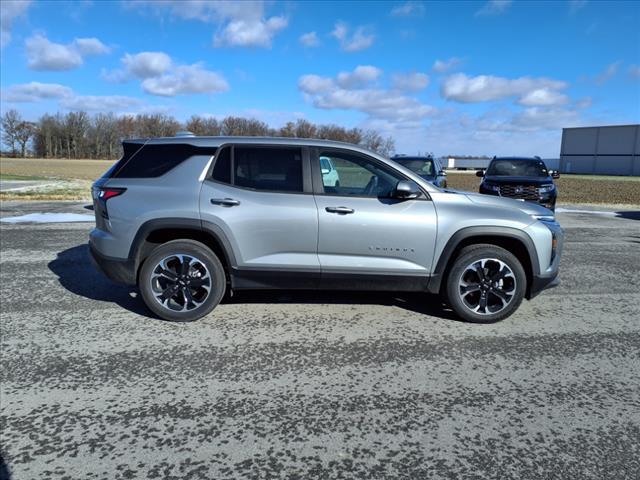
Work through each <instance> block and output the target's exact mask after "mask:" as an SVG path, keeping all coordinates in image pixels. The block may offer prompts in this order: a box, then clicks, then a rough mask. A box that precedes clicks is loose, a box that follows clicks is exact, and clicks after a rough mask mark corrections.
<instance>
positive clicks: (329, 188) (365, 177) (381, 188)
mask: <svg viewBox="0 0 640 480" xmlns="http://www.w3.org/2000/svg"><path fill="white" fill-rule="evenodd" d="M323 159H326V160H328V163H330V164H331V165H333V169H332V171H330V172H328V171H327V169H325V167H324V165H323ZM319 160H320V167H321V171H322V185H323V188H324V193H325V194H328V195H346V196H359V197H376V198H389V197H391V196H392V193H393V191H394V190H395V187H396V185H397V184H398V182H399V181H401V180H405V178H404V177H402V175H401V174H400V173H398V172H396V171H395V170H393V169H391V168H389V167H386V166H384V165H381V164H380V163H378V162H376V161H374V160H373V159H371V158H368V157H366V156H363V155H358V154H352V153H347V152H339V151H331V150H328V151H321V152H320V158H319Z"/></svg>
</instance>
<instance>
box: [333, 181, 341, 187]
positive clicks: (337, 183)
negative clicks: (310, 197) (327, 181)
mask: <svg viewBox="0 0 640 480" xmlns="http://www.w3.org/2000/svg"><path fill="white" fill-rule="evenodd" d="M339 187H340V180H336V184H335V185H334V186H333V188H339Z"/></svg>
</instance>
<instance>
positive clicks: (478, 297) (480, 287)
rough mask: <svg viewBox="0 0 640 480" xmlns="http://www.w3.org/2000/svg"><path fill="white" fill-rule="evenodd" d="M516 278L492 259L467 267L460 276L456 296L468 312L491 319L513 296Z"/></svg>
mask: <svg viewBox="0 0 640 480" xmlns="http://www.w3.org/2000/svg"><path fill="white" fill-rule="evenodd" d="M516 287H517V284H516V277H515V275H514V274H513V271H512V270H511V268H510V267H509V266H508V265H507V264H506V263H505V262H503V261H501V260H498V259H496V258H483V259H481V260H476V261H474V262H473V263H471V264H469V265H468V266H467V267H466V268H465V269H464V270H463V271H462V275H460V279H459V281H458V294H459V295H460V299H461V300H462V303H463V304H464V305H465V307H467V308H468V309H469V310H471V311H472V312H474V313H476V314H480V315H493V314H496V313H498V312H500V311H502V310H504V309H505V308H506V307H507V305H509V303H510V302H511V300H512V299H513V297H514V295H515V293H516Z"/></svg>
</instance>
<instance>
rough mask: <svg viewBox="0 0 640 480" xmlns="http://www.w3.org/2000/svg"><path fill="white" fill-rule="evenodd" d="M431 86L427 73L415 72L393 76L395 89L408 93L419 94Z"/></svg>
mask: <svg viewBox="0 0 640 480" xmlns="http://www.w3.org/2000/svg"><path fill="white" fill-rule="evenodd" d="M428 86H429V75H427V74H425V73H419V72H413V73H406V74H395V75H394V76H393V87H394V88H395V89H397V90H403V91H406V92H418V91H420V90H424V89H425V88H427V87H428Z"/></svg>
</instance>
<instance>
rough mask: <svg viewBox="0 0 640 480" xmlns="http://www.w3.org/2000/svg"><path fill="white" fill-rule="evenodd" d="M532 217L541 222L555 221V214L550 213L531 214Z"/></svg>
mask: <svg viewBox="0 0 640 480" xmlns="http://www.w3.org/2000/svg"><path fill="white" fill-rule="evenodd" d="M531 216H532V217H533V218H535V219H536V220H540V221H541V222H555V221H556V216H555V215H553V214H551V215H531Z"/></svg>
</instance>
